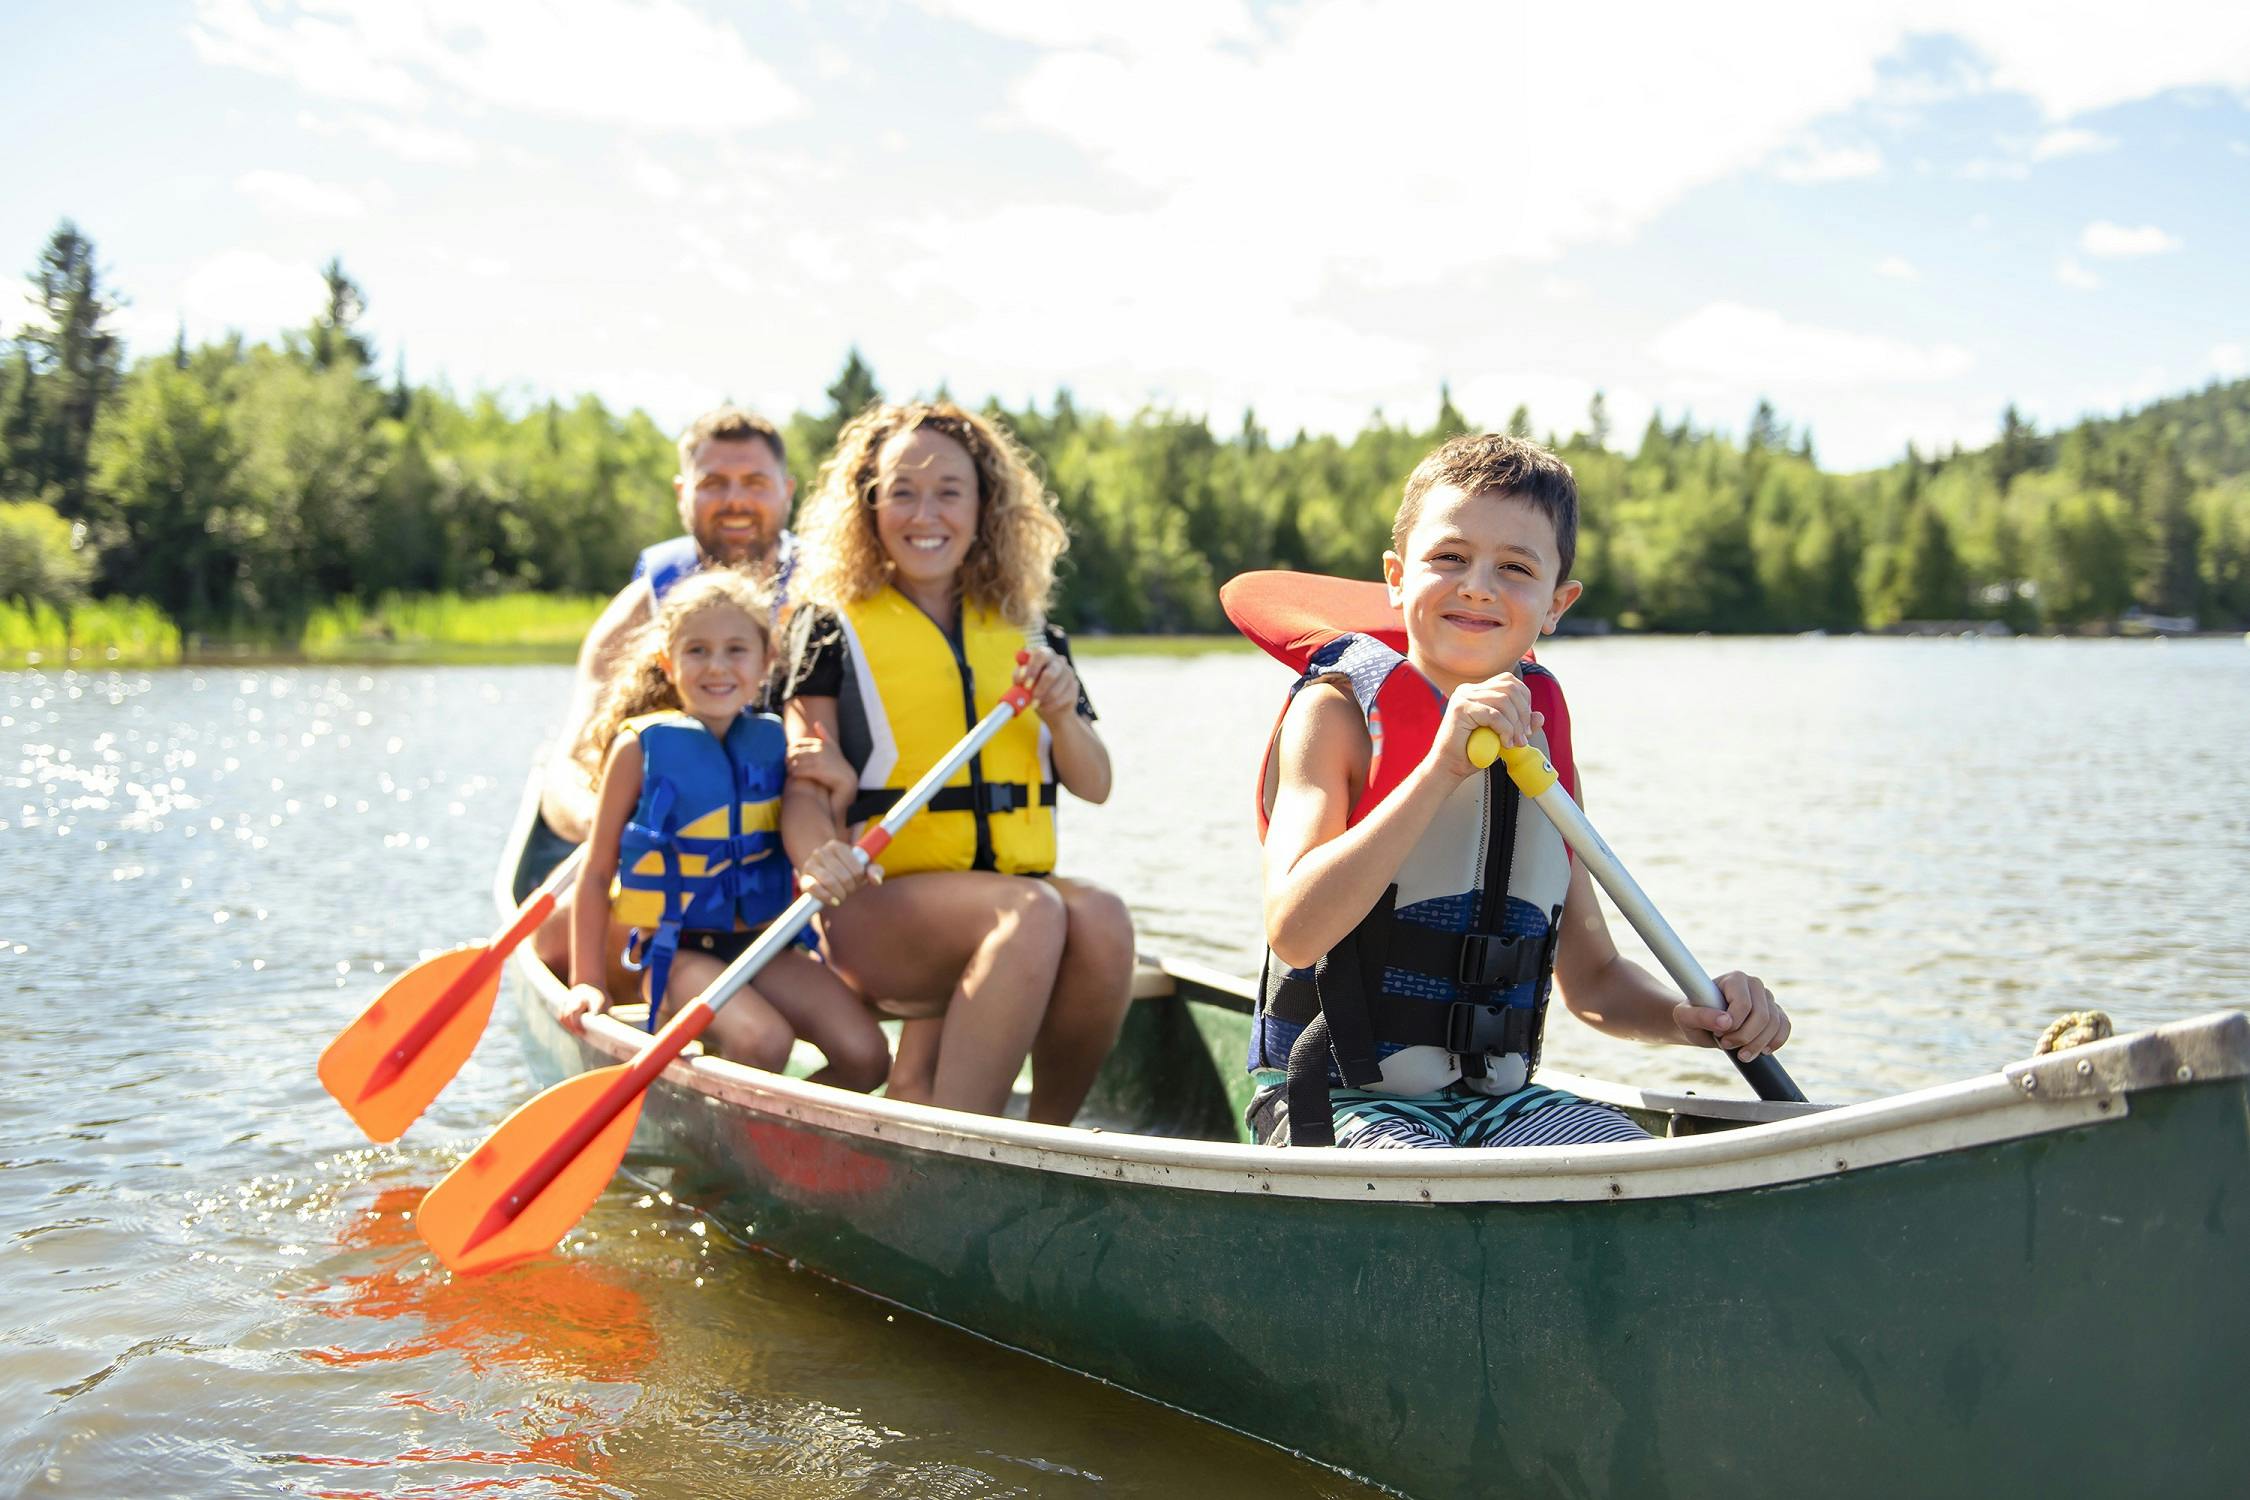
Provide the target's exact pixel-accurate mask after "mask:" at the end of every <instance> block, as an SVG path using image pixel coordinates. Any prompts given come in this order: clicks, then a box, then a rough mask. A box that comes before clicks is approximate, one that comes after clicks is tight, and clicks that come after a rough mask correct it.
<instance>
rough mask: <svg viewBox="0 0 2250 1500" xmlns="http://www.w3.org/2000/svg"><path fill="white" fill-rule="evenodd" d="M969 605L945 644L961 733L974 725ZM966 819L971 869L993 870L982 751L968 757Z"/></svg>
mask: <svg viewBox="0 0 2250 1500" xmlns="http://www.w3.org/2000/svg"><path fill="white" fill-rule="evenodd" d="M968 615H969V604H968V601H967V600H965V599H964V600H962V601H961V603H960V605H959V607H958V608H957V609H956V610H955V612H954V616H953V625H952V627H951V628H950V629H948V630H946V631H945V632H943V633H944V635H945V644H946V645H947V646H949V647H951V648H952V650H953V664H954V665H955V666H956V667H958V668H959V669H960V673H961V728H962V731H963V732H964V733H966V732H967V731H969V730H971V729H974V728H976V725H977V674H976V673H975V671H974V670H972V669H971V668H970V666H969V648H968V644H967V642H966V640H965V639H964V637H965V636H966V635H967V629H968ZM969 800H970V802H971V804H972V805H971V807H970V809H969V816H970V817H971V818H973V819H974V820H975V822H976V830H977V855H976V860H975V862H974V863H973V864H971V865H970V866H969V868H970V869H972V870H995V869H998V868H999V861H998V860H997V859H996V858H995V857H994V856H993V852H992V817H991V814H990V813H988V812H986V810H985V796H984V752H983V751H982V750H979V751H978V752H977V753H976V754H974V755H972V756H970V757H969Z"/></svg>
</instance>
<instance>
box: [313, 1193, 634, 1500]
mask: <svg viewBox="0 0 2250 1500" xmlns="http://www.w3.org/2000/svg"><path fill="white" fill-rule="evenodd" d="M422 1193H423V1189H421V1188H419V1187H412V1188H393V1189H390V1190H387V1191H385V1192H383V1193H381V1194H378V1195H377V1196H376V1198H375V1199H374V1201H373V1202H371V1203H369V1204H368V1205H367V1206H366V1207H365V1208H364V1209H362V1210H361V1211H360V1212H359V1214H358V1215H357V1216H356V1217H355V1218H353V1220H352V1221H351V1222H350V1223H348V1224H346V1225H345V1226H344V1227H343V1229H342V1230H341V1231H340V1232H339V1233H338V1235H337V1248H338V1249H339V1250H344V1251H362V1252H371V1253H373V1254H375V1255H377V1256H379V1257H380V1260H381V1263H380V1264H378V1266H377V1267H376V1269H375V1270H373V1271H370V1272H367V1273H364V1274H355V1275H348V1276H340V1277H338V1278H337V1279H336V1280H334V1281H332V1282H328V1283H324V1284H320V1285H316V1286H313V1287H309V1288H307V1289H305V1290H304V1291H302V1292H297V1293H294V1294H291V1300H295V1301H302V1302H306V1303H309V1304H310V1305H311V1306H312V1307H313V1309H314V1310H315V1311H317V1312H318V1313H320V1314H321V1316H323V1317H330V1318H339V1319H351V1320H355V1321H361V1322H362V1327H361V1328H360V1330H359V1331H360V1332H361V1333H362V1335H367V1334H373V1335H376V1339H375V1341H374V1342H373V1343H372V1345H371V1346H363V1347H356V1348H353V1347H345V1346H343V1345H329V1346H326V1347H323V1348H318V1349H307V1350H304V1351H303V1353H304V1355H305V1357H306V1358H307V1359H310V1360H313V1361H316V1362H318V1363H320V1364H324V1365H330V1366H336V1367H344V1368H350V1367H356V1366H368V1365H381V1364H388V1363H393V1362H397V1361H402V1360H414V1359H420V1358H423V1357H424V1356H429V1355H442V1356H449V1357H451V1358H454V1359H457V1360H459V1361H460V1363H461V1364H462V1366H464V1367H465V1368H466V1369H467V1370H468V1371H469V1372H470V1373H471V1374H473V1375H477V1376H480V1377H481V1376H484V1375H487V1374H500V1375H503V1376H506V1377H511V1382H510V1385H509V1389H510V1390H511V1391H514V1390H516V1388H517V1385H516V1383H517V1382H520V1381H521V1379H522V1378H523V1377H526V1376H529V1377H532V1378H534V1379H539V1380H557V1379H559V1380H569V1381H583V1382H605V1383H606V1382H628V1381H632V1380H635V1379H637V1378H638V1377H639V1376H640V1375H641V1374H642V1373H644V1372H645V1371H646V1370H647V1369H648V1368H649V1366H650V1365H651V1364H652V1363H653V1362H654V1359H655V1355H656V1330H655V1327H654V1325H653V1324H652V1323H651V1321H650V1318H649V1312H648V1306H647V1304H646V1303H645V1302H644V1301H643V1300H642V1298H641V1295H640V1294H639V1293H638V1292H637V1291H635V1290H634V1289H633V1288H632V1287H630V1286H628V1285H626V1284H625V1283H624V1281H623V1280H622V1279H621V1274H620V1273H618V1272H616V1271H613V1270H611V1269H610V1268H609V1267H607V1266H605V1265H603V1264H601V1263H599V1262H595V1261H586V1260H578V1259H548V1260H541V1261H534V1262H531V1263H530V1264H527V1265H523V1266H519V1267H516V1268H515V1269H513V1270H509V1271H503V1272H501V1273H499V1274H497V1275H493V1276H486V1277H480V1278H475V1279H464V1278H459V1277H453V1276H448V1275H446V1274H444V1273H443V1272H439V1271H433V1270H431V1269H430V1262H429V1260H428V1258H427V1256H426V1253H425V1252H424V1251H423V1249H422V1244H421V1241H420V1240H419V1239H417V1238H416V1236H415V1234H414V1223H413V1220H412V1219H411V1218H410V1217H408V1215H410V1214H411V1213H412V1212H413V1209H414V1206H415V1205H416V1204H417V1203H419V1202H420V1201H421V1198H422ZM407 1247H411V1250H410V1251H409V1250H408V1248H407ZM390 1399H391V1401H392V1403H393V1404H395V1405H398V1406H401V1407H407V1408H412V1409H415V1410H420V1411H426V1412H430V1413H433V1414H442V1415H449V1416H456V1417H461V1418H463V1419H466V1420H472V1421H473V1420H475V1419H476V1415H477V1414H476V1413H474V1412H472V1411H471V1410H470V1408H469V1407H467V1406H464V1405H462V1404H461V1403H457V1402H452V1401H448V1400H446V1399H444V1398H442V1397H432V1396H430V1395H427V1394H424V1393H420V1392H396V1393H393V1394H392V1396H391V1398H390ZM491 1416H493V1417H503V1418H505V1417H511V1416H512V1417H521V1418H524V1419H526V1421H527V1427H528V1430H526V1431H524V1432H523V1433H522V1435H521V1437H520V1439H517V1440H516V1441H517V1442H518V1443H519V1444H520V1445H519V1446H513V1447H499V1448H481V1447H463V1448H458V1449H448V1448H436V1447H422V1446H418V1447H415V1448H410V1449H407V1450H405V1451H404V1452H401V1453H398V1454H396V1455H394V1456H391V1457H386V1458H379V1459H378V1458H361V1457H350V1456H344V1455H320V1454H293V1455H291V1456H290V1457H291V1461H293V1462H296V1463H303V1464H311V1465H316V1466H320V1467H336V1468H346V1469H381V1470H387V1471H392V1475H393V1478H394V1480H395V1478H396V1471H397V1470H398V1468H399V1467H400V1466H402V1465H416V1464H435V1465H445V1464H475V1465H479V1466H486V1465H489V1466H491V1467H492V1468H495V1469H504V1470H510V1471H514V1472H509V1473H505V1474H499V1473H496V1474H493V1475H491V1476H489V1477H480V1478H476V1479H467V1480H454V1479H449V1480H444V1481H440V1482H437V1483H434V1484H432V1485H429V1486H427V1487H424V1488H414V1487H409V1488H408V1489H404V1490H401V1489H397V1488H395V1487H390V1486H386V1487H385V1488H383V1489H381V1490H364V1491H363V1490H351V1489H337V1490H323V1491H319V1492H317V1493H321V1494H326V1495H333V1496H337V1497H339V1500H341V1497H344V1496H358V1495H363V1494H365V1495H374V1494H382V1495H398V1494H438V1495H466V1494H476V1493H484V1492H503V1493H504V1492H507V1491H510V1490H515V1489H520V1488H523V1487H525V1486H527V1485H528V1486H531V1487H532V1488H534V1489H535V1490H536V1491H537V1492H538V1493H541V1494H558V1493H560V1494H575V1493H587V1494H609V1493H613V1491H612V1490H611V1489H610V1488H609V1487H608V1486H607V1485H606V1484H604V1483H603V1482H602V1481H600V1480H599V1479H597V1478H596V1477H595V1476H597V1475H599V1474H601V1473H602V1472H603V1471H604V1470H606V1469H607V1468H608V1467H609V1466H610V1463H609V1460H608V1458H607V1456H606V1455H605V1454H604V1453H603V1452H602V1451H601V1441H602V1439H603V1438H605V1437H606V1436H608V1435H609V1434H610V1432H612V1431H614V1430H615V1429H616V1427H617V1425H618V1424H617V1421H616V1419H615V1418H614V1417H612V1416H610V1415H609V1414H607V1413H605V1412H604V1411H603V1410H602V1409H601V1408H600V1406H599V1405H598V1404H596V1403H595V1402H593V1401H589V1400H586V1399H583V1398H582V1397H579V1396H576V1395H571V1396H557V1395H553V1394H550V1395H549V1396H548V1397H547V1398H546V1399H545V1400H544V1401H543V1402H542V1403H541V1405H540V1410H539V1411H538V1412H537V1413H536V1414H534V1413H532V1412H531V1411H528V1410H519V1411H514V1412H496V1413H492V1414H491ZM558 1419H560V1420H561V1422H562V1423H563V1425H562V1428H561V1430H559V1431H557V1430H553V1428H554V1425H555V1424H556V1422H557V1420H558ZM581 1485H583V1487H584V1488H583V1489H581V1488H580V1486H581Z"/></svg>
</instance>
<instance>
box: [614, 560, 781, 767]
mask: <svg viewBox="0 0 2250 1500" xmlns="http://www.w3.org/2000/svg"><path fill="white" fill-rule="evenodd" d="M722 604H731V605H733V606H734V607H735V608H736V609H739V610H741V611H742V612H743V613H744V614H746V615H748V616H749V617H750V621H751V623H752V624H754V625H756V626H757V627H758V634H759V635H761V636H763V637H764V638H765V643H766V664H767V667H768V668H769V669H770V668H771V667H772V665H773V626H772V624H771V619H772V615H773V595H772V594H771V593H769V592H768V591H767V590H766V588H765V586H764V585H763V584H761V583H759V582H758V581H757V580H756V579H754V578H752V577H751V576H750V575H749V574H748V573H745V572H743V571H742V570H741V569H739V568H727V567H712V568H705V569H703V571H701V572H699V573H694V574H691V575H689V576H688V577H686V578H684V579H682V580H680V582H679V583H677V584H676V585H674V586H673V588H672V590H671V591H670V592H669V593H667V594H666V595H665V596H664V601H663V603H661V604H659V605H658V606H657V609H656V614H655V616H654V617H653V618H652V619H650V621H649V622H648V623H647V624H646V625H643V626H642V627H641V628H640V629H639V630H637V631H635V632H634V634H633V637H632V640H631V641H630V642H629V643H628V644H627V646H626V648H625V654H624V655H623V656H622V657H620V658H618V661H617V665H616V666H615V667H614V668H613V669H611V671H610V674H609V676H608V677H607V678H605V679H603V682H602V690H601V696H599V697H598V698H596V699H595V700H594V713H593V717H592V718H590V719H588V720H587V721H586V732H585V733H584V734H582V735H580V736H579V737H578V744H577V746H576V747H575V749H574V753H575V754H576V756H577V758H578V763H579V764H580V765H582V766H584V767H585V768H586V772H587V774H588V775H590V776H592V777H593V778H594V779H595V780H596V781H597V782H598V781H599V780H600V779H601V774H602V766H603V764H604V763H605V762H606V761H607V760H608V759H609V747H610V746H611V745H612V744H614V743H616V740H617V731H618V730H620V729H622V728H624V726H625V721H626V720H628V719H637V718H639V717H640V716H641V715H642V714H652V713H655V712H657V711H658V710H659V709H666V708H672V709H676V708H680V707H682V706H683V705H682V704H681V702H680V694H679V689H677V688H675V687H673V686H672V679H671V678H670V677H668V676H666V675H665V672H664V655H665V653H666V652H668V651H670V650H671V648H672V643H673V642H674V641H676V640H678V639H679V635H680V627H681V626H682V625H684V624H686V623H687V621H688V620H689V618H690V617H691V616H694V615H697V614H700V613H702V612H703V611H704V610H707V609H711V608H713V607H715V606H717V605H722Z"/></svg>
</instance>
